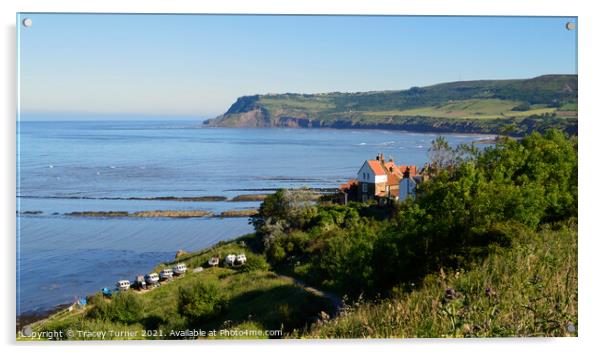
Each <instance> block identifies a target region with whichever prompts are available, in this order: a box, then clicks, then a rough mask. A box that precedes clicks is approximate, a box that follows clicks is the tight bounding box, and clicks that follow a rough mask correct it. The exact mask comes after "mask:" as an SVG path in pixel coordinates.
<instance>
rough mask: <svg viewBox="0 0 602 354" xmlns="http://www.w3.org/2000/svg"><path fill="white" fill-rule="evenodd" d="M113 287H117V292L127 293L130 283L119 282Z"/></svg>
mask: <svg viewBox="0 0 602 354" xmlns="http://www.w3.org/2000/svg"><path fill="white" fill-rule="evenodd" d="M115 285H116V286H117V289H119V291H127V290H129V288H130V281H129V280H119V281H118V282H117V283H115Z"/></svg>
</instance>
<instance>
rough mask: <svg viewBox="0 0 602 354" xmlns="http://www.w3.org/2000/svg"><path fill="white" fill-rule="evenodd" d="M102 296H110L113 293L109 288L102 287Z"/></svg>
mask: <svg viewBox="0 0 602 354" xmlns="http://www.w3.org/2000/svg"><path fill="white" fill-rule="evenodd" d="M102 296H104V297H111V296H113V293H111V289H109V288H102Z"/></svg>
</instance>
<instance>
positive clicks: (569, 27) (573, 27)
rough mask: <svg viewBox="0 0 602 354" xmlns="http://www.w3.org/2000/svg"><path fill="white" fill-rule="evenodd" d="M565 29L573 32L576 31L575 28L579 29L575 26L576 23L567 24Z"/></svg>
mask: <svg viewBox="0 0 602 354" xmlns="http://www.w3.org/2000/svg"><path fill="white" fill-rule="evenodd" d="M565 27H566V29H567V30H568V31H572V30H574V29H575V28H577V25H575V23H574V22H567V23H566V25H565Z"/></svg>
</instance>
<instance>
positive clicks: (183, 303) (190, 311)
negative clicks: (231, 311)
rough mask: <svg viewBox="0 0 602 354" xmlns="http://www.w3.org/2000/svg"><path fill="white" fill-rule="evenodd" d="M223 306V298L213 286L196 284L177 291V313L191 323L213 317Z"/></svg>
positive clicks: (210, 284) (215, 286) (201, 283)
mask: <svg viewBox="0 0 602 354" xmlns="http://www.w3.org/2000/svg"><path fill="white" fill-rule="evenodd" d="M224 306H225V301H224V298H223V296H222V295H221V294H220V291H219V289H218V287H217V285H215V284H212V283H203V282H196V283H193V284H192V285H190V286H187V287H181V288H180V289H179V293H178V313H179V314H180V315H181V316H182V317H184V318H187V319H188V320H189V321H190V322H192V323H198V322H200V321H206V320H208V319H211V318H213V317H215V316H216V315H217V314H219V313H220V311H221V310H222V309H223V308H224Z"/></svg>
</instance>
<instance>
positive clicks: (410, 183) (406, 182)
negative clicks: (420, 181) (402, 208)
mask: <svg viewBox="0 0 602 354" xmlns="http://www.w3.org/2000/svg"><path fill="white" fill-rule="evenodd" d="M407 198H412V199H415V198H416V182H415V181H414V180H413V179H411V178H404V179H402V180H401V182H399V201H400V202H402V201H404V200H406V199H407Z"/></svg>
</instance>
